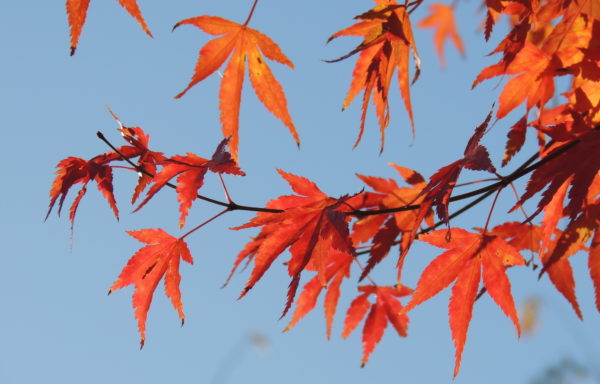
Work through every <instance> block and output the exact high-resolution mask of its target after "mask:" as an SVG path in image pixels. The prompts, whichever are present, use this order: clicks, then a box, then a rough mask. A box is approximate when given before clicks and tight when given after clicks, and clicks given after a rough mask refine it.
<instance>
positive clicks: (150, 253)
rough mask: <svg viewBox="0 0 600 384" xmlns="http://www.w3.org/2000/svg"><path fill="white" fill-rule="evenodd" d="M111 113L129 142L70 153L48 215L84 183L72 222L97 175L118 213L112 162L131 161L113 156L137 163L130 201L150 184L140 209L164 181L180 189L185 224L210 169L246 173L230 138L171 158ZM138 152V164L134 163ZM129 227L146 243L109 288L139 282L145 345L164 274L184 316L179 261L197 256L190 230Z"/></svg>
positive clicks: (136, 299)
mask: <svg viewBox="0 0 600 384" xmlns="http://www.w3.org/2000/svg"><path fill="white" fill-rule="evenodd" d="M111 114H112V112H111ZM113 117H114V118H115V119H116V120H117V122H118V123H119V126H120V129H119V131H120V132H121V134H122V136H123V138H124V139H125V140H126V141H127V142H128V143H129V144H130V145H124V146H121V147H119V148H117V149H115V150H114V151H110V152H107V153H105V154H102V155H98V156H96V157H94V158H92V159H90V160H84V159H81V158H76V157H69V158H66V159H64V160H62V161H61V162H60V163H58V165H57V168H58V171H57V172H56V174H57V176H56V178H55V180H54V182H53V184H52V188H51V190H50V206H49V209H48V214H47V215H46V217H48V215H50V212H51V211H52V208H53V207H54V205H55V203H56V202H57V201H58V202H59V209H58V213H59V214H60V210H61V208H62V205H63V203H64V201H65V198H66V197H67V194H68V192H69V190H70V189H71V188H72V187H73V186H74V185H76V184H82V187H81V189H80V190H79V193H78V194H77V196H76V197H75V199H74V200H73V203H72V205H71V208H70V216H69V217H70V219H71V227H72V225H73V222H74V220H75V214H76V212H77V208H78V207H79V203H80V202H81V199H82V198H83V196H84V195H85V193H86V190H87V184H88V183H89V182H90V181H95V182H96V183H97V185H98V189H99V190H100V191H101V192H102V194H103V196H104V197H105V198H106V199H107V200H108V202H109V204H110V207H111V208H112V210H113V211H114V214H115V216H116V217H117V218H118V214H119V211H118V209H117V203H116V200H115V197H114V194H113V168H115V167H118V168H127V167H122V166H114V165H112V163H113V162H115V161H128V162H130V163H131V164H132V165H134V167H131V168H129V169H130V170H133V171H136V172H138V174H139V178H138V183H137V185H136V187H135V189H134V192H133V196H132V200H131V203H132V204H134V203H135V202H136V200H137V199H138V197H139V196H140V194H141V193H142V192H143V191H144V190H145V188H146V187H147V186H148V185H151V186H150V188H149V189H148V191H147V192H146V198H145V199H144V200H143V201H142V203H140V205H139V206H138V207H137V208H136V211H137V210H139V209H140V208H141V207H142V206H144V205H145V204H146V203H147V202H148V201H149V200H150V199H151V198H152V197H153V196H155V194H156V193H157V192H158V191H159V190H160V189H161V188H163V187H164V186H165V185H167V184H169V185H171V186H173V187H174V188H175V189H176V191H177V199H178V200H179V202H180V208H179V210H180V212H181V219H180V222H179V224H180V227H183V225H184V224H185V218H186V216H187V214H188V211H189V209H190V207H191V206H192V202H193V201H194V200H195V199H196V198H197V197H198V195H197V194H198V191H199V189H200V188H201V187H202V185H203V183H204V177H205V175H206V173H207V172H208V171H211V172H213V173H216V174H219V175H221V174H224V173H227V174H233V175H242V176H243V175H244V173H243V172H242V171H241V170H240V168H239V167H238V166H237V163H236V162H235V161H234V160H233V159H232V157H231V155H230V153H229V152H228V151H227V149H226V146H227V142H228V139H224V140H223V141H222V142H221V143H220V144H219V145H218V147H217V150H216V151H215V153H214V154H213V156H212V157H211V159H210V160H209V159H204V158H201V157H199V156H196V155H194V154H193V153H188V154H187V155H186V156H173V157H170V158H167V157H165V156H164V155H163V154H162V153H160V152H154V151H152V150H150V149H149V148H148V143H149V139H150V136H149V135H147V134H146V133H145V132H144V131H143V130H142V129H141V128H140V127H125V126H124V125H123V124H122V123H121V121H120V120H119V119H118V118H117V117H116V115H114V114H113ZM136 158H137V164H135V163H133V160H135V159H136ZM176 176H177V184H176V185H173V184H170V183H169V180H171V179H172V178H174V177H176ZM127 233H128V234H129V235H131V236H133V237H134V238H136V239H137V240H139V241H141V242H143V243H146V244H148V245H147V246H145V247H143V248H141V249H140V250H139V251H138V252H137V253H136V254H134V255H133V256H132V257H131V258H130V259H129V262H128V263H127V265H126V266H125V268H123V271H122V272H121V274H120V275H119V279H118V280H117V281H116V282H115V283H114V284H113V286H112V287H111V288H110V291H109V294H110V293H111V292H113V291H114V290H116V289H119V288H123V287H125V286H128V285H134V286H135V290H134V293H133V307H134V308H135V318H136V319H137V320H138V329H139V332H140V336H141V345H142V346H143V345H144V341H145V337H146V336H145V330H146V317H147V314H148V310H149V308H150V303H151V301H152V296H153V294H154V290H155V289H156V286H157V285H158V283H159V281H160V280H161V279H162V278H163V277H164V282H165V291H166V294H167V296H168V297H169V298H170V299H171V301H172V303H173V307H175V309H176V310H177V312H178V313H179V317H180V318H181V320H182V322H183V319H184V315H183V306H182V304H181V293H180V292H179V281H180V280H181V276H180V274H179V261H180V258H182V259H183V260H184V261H186V262H188V263H190V264H191V263H192V262H193V260H192V255H191V253H190V251H189V249H188V246H187V244H186V243H185V241H184V238H185V236H187V234H186V235H183V236H181V237H179V238H176V237H173V236H171V235H169V234H168V233H166V232H165V231H163V230H162V229H142V230H139V231H129V232H127ZM188 234H189V232H188Z"/></svg>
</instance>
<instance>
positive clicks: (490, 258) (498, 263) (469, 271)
mask: <svg viewBox="0 0 600 384" xmlns="http://www.w3.org/2000/svg"><path fill="white" fill-rule="evenodd" d="M450 231H451V237H450V239H449V241H448V236H447V231H446V230H439V231H434V232H431V233H429V234H426V235H420V236H419V240H421V241H424V242H426V243H429V244H431V245H434V246H436V247H440V248H445V249H448V250H447V251H446V252H444V253H442V254H441V255H439V256H438V257H437V258H435V259H434V260H433V261H432V262H431V263H430V264H429V265H428V266H427V267H426V268H425V270H424V271H423V273H422V274H421V277H420V278H419V281H418V283H417V288H416V289H415V292H414V294H413V295H412V298H411V301H410V302H409V303H408V304H407V305H406V307H405V310H406V311H409V310H411V309H412V308H414V307H416V306H417V305H419V304H421V303H422V302H424V301H426V300H428V299H430V298H431V297H433V296H435V295H437V294H438V293H439V292H440V291H441V290H443V289H444V288H446V287H447V286H449V285H450V284H451V283H452V282H453V281H456V282H455V284H454V287H453V288H452V296H451V298H450V305H449V309H448V313H449V316H450V329H451V331H452V339H453V340H454V345H455V347H456V365H455V368H454V376H455V377H456V375H457V374H458V371H459V369H460V361H461V356H462V351H463V347H464V345H465V340H466V338H467V329H468V328H469V322H470V321H471V316H472V313H473V304H474V303H475V298H476V296H477V292H478V290H479V282H480V280H481V279H483V285H484V286H485V288H486V290H487V292H488V293H489V295H490V296H491V297H492V299H493V300H494V301H495V302H496V304H497V305H498V306H499V307H500V308H501V309H502V311H503V312H504V313H505V314H506V316H508V317H509V318H510V319H511V320H512V321H513V323H514V324H515V327H516V328H517V332H518V333H520V328H519V320H518V317H517V311H516V309H515V304H514V300H513V298H512V295H511V292H510V282H509V280H508V277H507V276H506V272H505V269H506V267H508V266H513V265H523V264H525V260H524V259H523V257H522V256H521V255H520V254H519V252H517V250H516V249H515V248H514V247H512V246H511V245H509V244H508V243H507V242H506V241H504V240H502V239H501V238H499V237H497V236H491V235H488V234H485V233H483V234H482V233H472V232H467V231H465V230H463V229H460V228H452V229H450Z"/></svg>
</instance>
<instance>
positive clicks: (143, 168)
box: [108, 108, 165, 204]
mask: <svg viewBox="0 0 600 384" xmlns="http://www.w3.org/2000/svg"><path fill="white" fill-rule="evenodd" d="M108 111H109V113H110V114H111V115H112V117H113V118H114V119H115V120H116V121H117V124H119V132H121V135H123V138H124V139H125V141H127V142H128V143H129V144H131V145H132V146H133V150H134V151H136V152H137V153H136V154H137V156H138V161H137V164H138V173H139V178H138V183H137V185H136V187H135V190H134V192H133V196H132V197H131V204H135V202H136V201H137V199H138V197H139V196H140V193H142V192H143V191H144V189H145V188H146V186H148V184H150V183H151V182H152V177H153V176H154V175H155V174H156V169H157V166H158V165H159V164H162V163H163V162H164V161H165V157H164V155H163V154H162V152H155V151H151V150H150V149H149V148H148V143H149V141H150V135H148V134H146V133H145V132H144V130H143V129H142V128H140V127H127V126H125V125H123V123H122V122H121V120H120V119H119V118H118V117H117V115H115V114H114V113H113V111H112V110H110V108H109V109H108Z"/></svg>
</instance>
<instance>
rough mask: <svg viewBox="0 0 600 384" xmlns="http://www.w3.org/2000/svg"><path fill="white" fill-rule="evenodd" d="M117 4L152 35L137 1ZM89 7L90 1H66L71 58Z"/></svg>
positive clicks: (125, 1) (126, 0) (120, 1)
mask: <svg viewBox="0 0 600 384" xmlns="http://www.w3.org/2000/svg"><path fill="white" fill-rule="evenodd" d="M119 4H121V6H122V7H123V8H125V10H127V12H129V14H130V15H131V16H132V17H134V18H135V19H136V20H137V22H138V23H139V24H140V25H141V26H142V28H143V29H144V31H145V32H146V33H147V34H148V36H150V37H152V33H151V32H150V29H149V28H148V26H147V25H146V22H145V21H144V18H143V17H142V12H141V11H140V8H139V7H138V5H137V0H119ZM89 5H90V0H67V14H68V16H69V27H70V28H71V30H70V33H71V56H73V55H74V54H75V50H76V49H77V43H78V42H79V35H80V34H81V29H82V28H83V24H85V18H86V16H87V10H88V6H89Z"/></svg>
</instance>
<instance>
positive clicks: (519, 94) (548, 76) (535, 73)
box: [473, 42, 564, 119]
mask: <svg viewBox="0 0 600 384" xmlns="http://www.w3.org/2000/svg"><path fill="white" fill-rule="evenodd" d="M492 67H493V68H497V70H495V71H486V69H487V68H486V69H484V70H483V71H482V72H481V73H480V74H479V76H478V77H477V79H476V80H475V82H474V83H473V87H475V86H476V85H477V84H478V83H479V82H481V81H483V80H486V79H490V78H492V77H495V76H499V75H505V74H507V75H518V76H515V77H513V78H512V79H510V80H509V81H508V82H507V83H506V85H505V86H504V89H503V90H502V93H501V94H500V97H499V98H498V101H499V107H498V111H497V113H496V116H497V117H498V118H499V119H501V118H503V117H504V116H506V115H507V114H508V113H509V112H511V111H512V110H513V109H515V108H516V107H518V106H519V105H521V104H522V103H523V102H524V101H526V100H527V103H526V107H527V111H529V110H530V109H531V108H533V107H534V106H538V107H540V108H542V107H543V106H544V105H545V104H546V102H547V101H548V100H550V98H551V97H552V95H553V94H554V76H558V75H563V74H564V73H562V72H557V69H559V67H560V66H558V63H556V61H552V56H551V55H549V54H547V53H546V52H544V51H543V50H541V49H540V48H538V47H536V46H535V45H533V44H531V43H530V42H526V43H525V45H524V47H523V48H522V49H521V50H520V51H519V53H517V55H516V56H515V58H514V60H513V61H512V62H510V64H508V65H505V66H504V65H501V64H495V65H494V66H492ZM492 67H488V68H492Z"/></svg>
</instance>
